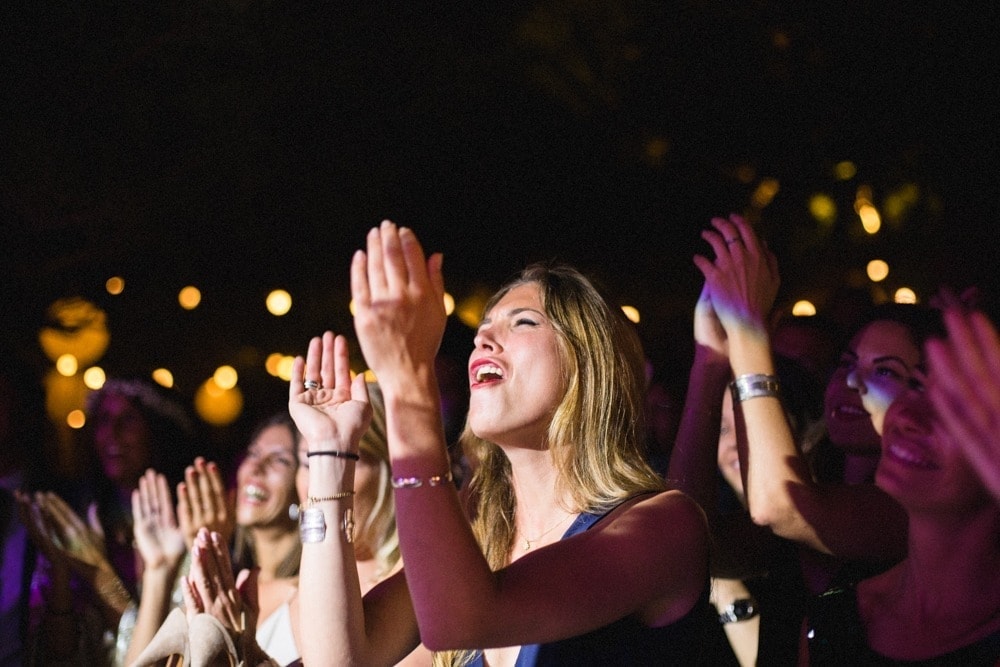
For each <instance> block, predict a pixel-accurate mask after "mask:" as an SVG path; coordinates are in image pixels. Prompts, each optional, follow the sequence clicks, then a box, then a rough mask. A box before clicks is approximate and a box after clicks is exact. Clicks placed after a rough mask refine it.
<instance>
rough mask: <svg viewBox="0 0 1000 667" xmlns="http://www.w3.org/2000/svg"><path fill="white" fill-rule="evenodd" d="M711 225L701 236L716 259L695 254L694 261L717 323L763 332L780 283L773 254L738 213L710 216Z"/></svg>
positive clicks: (729, 329)
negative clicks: (717, 216) (710, 247)
mask: <svg viewBox="0 0 1000 667" xmlns="http://www.w3.org/2000/svg"><path fill="white" fill-rule="evenodd" d="M712 227H714V229H709V230H705V231H704V232H702V238H704V239H705V240H706V241H708V243H709V245H711V246H712V250H714V251H715V260H714V261H713V260H709V259H708V258H707V257H702V256H695V258H694V263H695V265H696V266H697V267H698V269H700V270H701V272H702V274H704V276H705V283H706V287H707V289H708V292H709V294H710V295H711V303H712V307H713V309H714V310H715V313H716V315H717V316H718V319H719V322H720V323H721V324H722V326H723V327H724V328H725V330H726V332H727V333H729V334H732V333H733V332H734V331H735V330H736V329H737V328H744V329H747V330H749V331H751V332H754V331H757V332H761V333H766V330H767V316H768V313H770V311H771V307H772V306H773V305H774V300H775V298H776V297H777V294H778V285H779V278H778V262H777V259H776V258H775V256H774V253H772V252H771V251H770V250H768V249H767V247H766V246H764V244H763V243H762V242H761V241H760V239H759V238H757V235H756V233H754V231H753V228H752V227H751V226H750V225H749V223H747V222H746V221H745V220H744V219H743V218H742V217H740V216H738V215H735V214H734V215H730V216H729V218H713V219H712ZM699 303H700V301H699Z"/></svg>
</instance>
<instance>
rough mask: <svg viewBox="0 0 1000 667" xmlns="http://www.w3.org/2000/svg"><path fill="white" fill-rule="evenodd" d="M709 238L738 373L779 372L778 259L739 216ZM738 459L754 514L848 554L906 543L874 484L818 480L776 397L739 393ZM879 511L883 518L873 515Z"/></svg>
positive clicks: (896, 511)
mask: <svg viewBox="0 0 1000 667" xmlns="http://www.w3.org/2000/svg"><path fill="white" fill-rule="evenodd" d="M712 224H713V226H714V227H715V231H712V230H709V231H706V232H704V234H703V236H704V238H705V239H706V240H707V241H708V242H709V243H710V244H711V245H712V248H713V250H714V251H715V255H716V258H715V261H714V262H711V261H709V260H708V259H706V258H697V259H696V263H697V264H698V267H699V268H700V269H701V270H702V272H703V273H704V274H705V278H706V281H708V282H709V284H710V286H711V290H712V295H713V300H714V301H713V302H714V303H715V306H716V311H717V312H718V314H719V318H720V320H721V321H722V324H723V327H725V329H726V335H727V337H728V340H729V352H730V364H731V366H732V370H733V375H734V376H735V377H739V376H742V375H750V374H765V375H773V374H774V361H773V358H772V356H771V349H770V339H769V336H768V330H767V326H766V317H767V314H768V311H769V310H770V308H771V305H772V304H773V302H774V297H775V295H776V293H777V287H778V273H777V264H776V261H775V259H774V256H773V255H772V254H771V253H770V252H769V251H768V250H767V249H766V248H764V247H763V246H762V245H761V243H760V241H759V240H758V238H757V236H756V235H755V234H754V232H753V230H752V229H751V227H750V226H749V225H748V224H747V223H746V222H745V221H743V220H742V219H741V218H738V217H736V216H733V217H731V218H730V219H729V220H725V219H722V218H716V219H714V220H713V221H712ZM734 409H735V412H736V427H737V435H738V437H739V443H740V446H739V449H740V462H741V469H742V471H743V475H744V488H745V490H746V496H747V504H748V507H749V510H750V514H751V516H752V517H753V520H754V522H756V523H758V524H760V525H765V526H768V527H770V528H771V529H772V530H773V531H774V532H775V533H777V534H778V535H781V536H783V537H786V538H788V539H792V540H795V541H797V542H800V543H802V544H804V545H806V546H809V547H811V548H813V549H817V550H819V551H823V552H826V553H831V554H833V555H836V556H839V557H845V558H858V559H891V558H895V557H899V556H901V555H902V554H903V550H904V549H905V547H906V537H905V535H906V533H905V531H906V517H905V513H903V511H902V509H901V508H899V506H898V505H897V504H896V503H895V502H894V501H893V500H892V499H891V498H889V496H887V495H886V494H884V493H883V492H882V491H880V490H879V489H878V488H877V487H875V486H873V485H859V486H856V487H855V486H851V487H846V486H844V487H836V486H819V485H817V484H816V483H814V482H813V480H812V478H811V477H810V475H809V473H808V470H807V468H806V465H805V461H804V459H803V458H802V456H801V454H800V452H799V450H798V447H797V446H796V443H795V441H794V439H793V437H792V433H791V429H790V428H789V425H788V421H787V419H786V416H785V413H784V410H783V409H782V407H781V403H780V401H779V400H778V398H777V397H767V396H763V397H757V398H752V399H749V400H747V401H744V402H742V403H740V402H739V401H734ZM871 516H879V517H881V520H880V521H879V522H873V521H871V520H870V517H871Z"/></svg>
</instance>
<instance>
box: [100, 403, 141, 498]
mask: <svg viewBox="0 0 1000 667" xmlns="http://www.w3.org/2000/svg"><path fill="white" fill-rule="evenodd" d="M94 448H95V451H96V452H97V457H98V459H99V460H100V463H101V469H102V470H103V471H104V474H105V475H106V476H107V478H108V479H109V480H111V481H112V482H113V483H114V484H116V485H118V486H120V487H123V488H129V489H131V488H135V487H136V486H137V485H138V483H139V477H141V476H142V474H143V473H144V472H145V471H146V468H148V467H149V466H150V464H151V463H152V434H151V433H150V430H149V424H147V423H146V419H145V418H144V417H143V416H142V413H141V412H139V410H138V409H137V408H136V407H135V406H134V405H132V402H131V401H130V400H129V399H128V398H126V397H125V396H122V395H121V394H112V393H109V394H106V395H105V396H103V397H102V398H101V402H100V404H99V405H98V408H97V415H96V420H95V425H94Z"/></svg>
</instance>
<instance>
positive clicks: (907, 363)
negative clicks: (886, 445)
mask: <svg viewBox="0 0 1000 667" xmlns="http://www.w3.org/2000/svg"><path fill="white" fill-rule="evenodd" d="M920 359H921V356H920V349H919V348H918V347H917V346H916V345H915V344H914V343H913V339H912V338H911V337H910V332H909V330H908V329H907V328H906V327H905V326H903V325H902V324H899V323H898V322H892V321H888V320H879V321H875V322H872V323H870V324H868V325H867V326H865V327H864V328H863V329H862V330H861V331H859V332H858V333H857V334H856V335H855V336H854V338H853V339H851V343H850V345H848V348H847V349H846V350H844V352H843V354H841V356H840V361H839V363H838V365H837V369H836V370H835V371H834V373H833V376H832V377H831V378H830V382H829V383H828V384H827V387H826V394H825V396H824V410H825V413H826V421H827V429H828V430H829V433H830V440H831V441H832V442H833V443H834V444H835V445H838V446H839V447H841V448H842V449H845V450H847V451H850V452H860V453H864V452H869V453H872V454H877V453H878V452H879V451H880V440H879V434H880V433H881V432H882V421H883V419H884V418H885V411H886V410H887V409H888V408H889V406H890V405H891V404H892V402H893V400H895V398H896V397H897V396H899V394H900V393H901V392H902V391H903V390H905V389H906V388H907V386H908V383H909V381H910V378H911V377H912V376H913V373H914V371H915V370H916V368H917V365H918V364H919V363H920Z"/></svg>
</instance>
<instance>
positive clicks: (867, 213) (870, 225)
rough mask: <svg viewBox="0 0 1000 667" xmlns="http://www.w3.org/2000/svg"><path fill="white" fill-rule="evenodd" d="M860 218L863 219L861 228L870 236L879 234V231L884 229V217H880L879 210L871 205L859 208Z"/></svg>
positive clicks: (863, 205)
mask: <svg viewBox="0 0 1000 667" xmlns="http://www.w3.org/2000/svg"><path fill="white" fill-rule="evenodd" d="M858 216H859V217H860V218H861V226H862V227H864V228H865V231H866V232H868V233H869V234H878V231H879V230H880V229H882V216H880V215H879V213H878V209H876V208H875V207H874V206H872V205H871V204H862V205H861V206H860V207H858Z"/></svg>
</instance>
